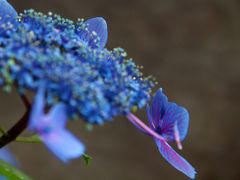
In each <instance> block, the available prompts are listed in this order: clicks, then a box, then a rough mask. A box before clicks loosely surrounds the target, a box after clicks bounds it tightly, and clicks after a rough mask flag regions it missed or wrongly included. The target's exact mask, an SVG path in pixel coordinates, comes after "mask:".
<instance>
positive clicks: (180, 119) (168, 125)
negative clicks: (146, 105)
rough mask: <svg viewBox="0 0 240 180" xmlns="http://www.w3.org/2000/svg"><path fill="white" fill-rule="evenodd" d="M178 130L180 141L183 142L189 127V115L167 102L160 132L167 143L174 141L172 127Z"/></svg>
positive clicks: (184, 110)
mask: <svg viewBox="0 0 240 180" xmlns="http://www.w3.org/2000/svg"><path fill="white" fill-rule="evenodd" d="M175 125H176V127H177V128H178V133H179V136H180V141H183V140H184V138H185V137H186V135H187V132H188V127H189V114H188V111H187V110H186V109H185V108H184V107H181V106H178V105H177V104H175V103H172V102H169V103H168V105H167V107H166V110H165V114H164V117H163V121H162V124H161V132H162V135H163V136H164V137H166V138H167V139H168V140H169V141H175V135H174V126H175Z"/></svg>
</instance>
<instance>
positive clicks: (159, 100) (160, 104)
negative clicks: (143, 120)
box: [151, 88, 168, 128]
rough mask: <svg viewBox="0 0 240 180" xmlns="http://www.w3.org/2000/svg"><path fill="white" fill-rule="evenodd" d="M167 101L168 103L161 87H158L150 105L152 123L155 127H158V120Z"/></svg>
mask: <svg viewBox="0 0 240 180" xmlns="http://www.w3.org/2000/svg"><path fill="white" fill-rule="evenodd" d="M167 103H168V99H167V96H165V94H163V92H162V88H159V89H158V91H157V92H156V93H155V95H154V97H153V100H152V105H151V111H152V118H153V124H154V126H155V128H158V126H159V123H160V120H161V119H162V117H163V115H164V112H165V108H166V106H167Z"/></svg>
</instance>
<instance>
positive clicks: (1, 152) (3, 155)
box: [0, 147, 19, 167]
mask: <svg viewBox="0 0 240 180" xmlns="http://www.w3.org/2000/svg"><path fill="white" fill-rule="evenodd" d="M0 159H2V160H4V161H6V162H8V163H9V164H11V165H13V166H17V167H19V163H18V162H17V161H16V159H15V158H14V156H13V155H12V153H11V152H10V151H9V149H8V148H7V147H3V148H1V149H0Z"/></svg>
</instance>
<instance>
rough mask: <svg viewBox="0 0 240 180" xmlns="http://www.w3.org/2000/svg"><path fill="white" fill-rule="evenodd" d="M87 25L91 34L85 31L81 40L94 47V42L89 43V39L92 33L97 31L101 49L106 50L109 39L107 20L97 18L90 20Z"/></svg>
mask: <svg viewBox="0 0 240 180" xmlns="http://www.w3.org/2000/svg"><path fill="white" fill-rule="evenodd" d="M85 24H87V25H88V26H87V28H88V31H89V32H87V31H83V32H82V34H81V39H82V40H83V41H87V42H88V43H90V44H89V45H91V46H94V41H89V39H90V36H91V34H92V32H93V31H95V32H96V33H97V36H98V37H99V38H100V47H102V48H104V47H105V45H106V43H107V39H108V30H107V23H106V21H105V19H104V18H102V17H95V18H91V19H88V20H87V21H86V22H85Z"/></svg>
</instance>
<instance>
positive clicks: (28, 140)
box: [15, 135, 42, 143]
mask: <svg viewBox="0 0 240 180" xmlns="http://www.w3.org/2000/svg"><path fill="white" fill-rule="evenodd" d="M15 142H23V143H42V140H41V139H40V138H39V137H38V136H37V135H34V136H31V137H17V138H16V139H15Z"/></svg>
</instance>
